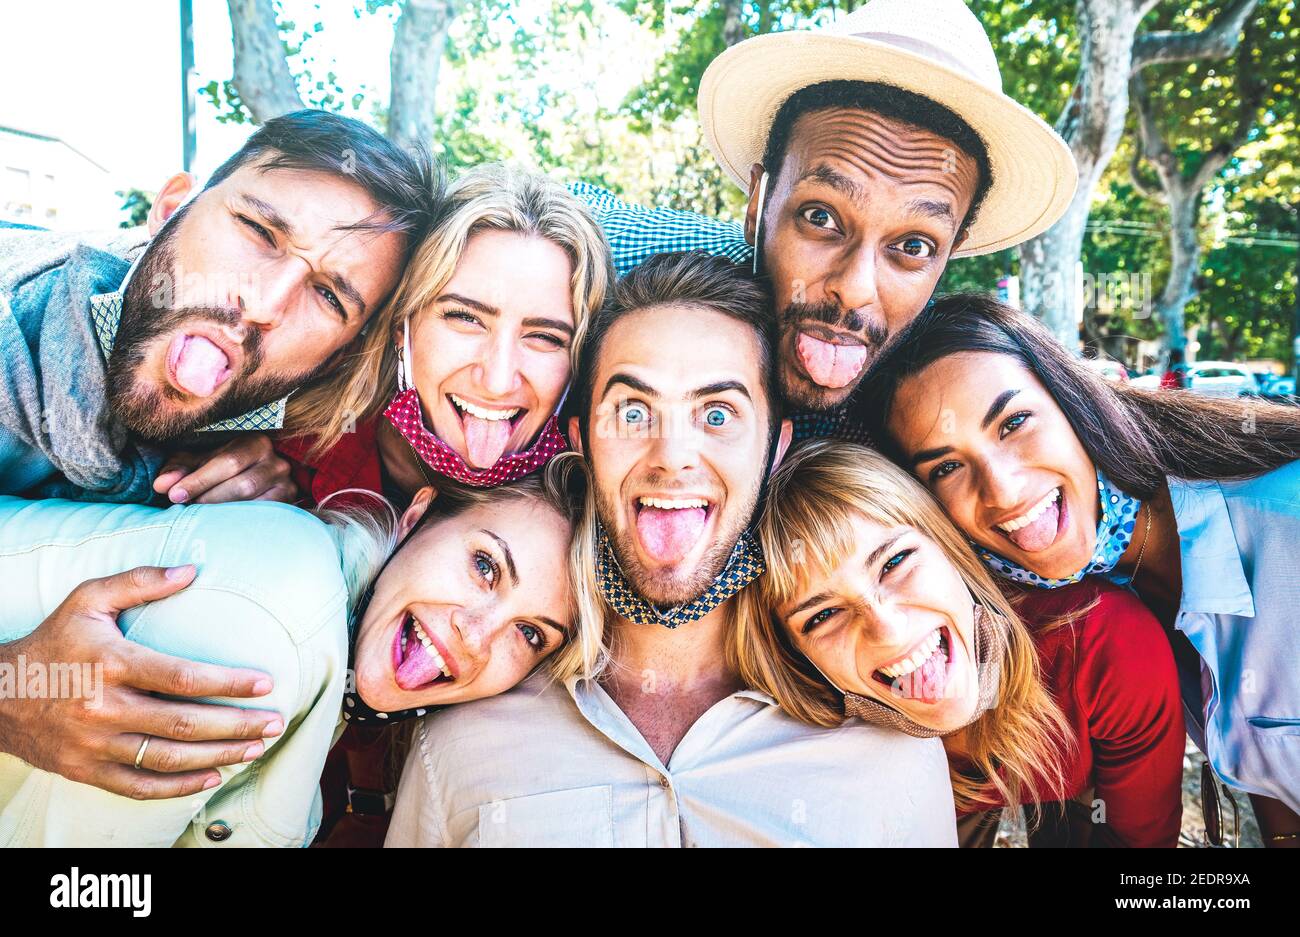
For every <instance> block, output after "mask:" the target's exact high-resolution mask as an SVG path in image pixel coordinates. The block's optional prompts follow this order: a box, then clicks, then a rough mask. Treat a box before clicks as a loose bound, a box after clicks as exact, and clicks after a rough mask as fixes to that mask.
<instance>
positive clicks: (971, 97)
mask: <svg viewBox="0 0 1300 937" xmlns="http://www.w3.org/2000/svg"><path fill="white" fill-rule="evenodd" d="M837 80H847V81H873V82H883V83H885V84H890V85H895V86H897V87H900V88H903V89H905V90H907V91H911V92H914V93H916V94H920V95H924V96H925V97H927V98H930V99H931V100H932V101H936V102H937V103H939V104H942V105H943V106H945V107H947V108H948V109H949V110H951V111H953V112H954V113H956V114H957V115H958V116H960V117H961V118H962V119H963V120H965V121H966V123H968V124H969V125H970V126H971V128H972V129H974V130H975V132H976V133H978V134H979V135H980V137H982V138H983V140H984V143H985V145H986V146H987V147H988V154H989V162H990V168H991V170H992V177H993V181H992V185H991V186H990V188H989V191H988V195H987V196H986V197H985V199H984V202H983V204H982V205H981V206H980V209H979V213H978V214H977V215H976V218H975V222H974V223H973V224H972V225H971V226H970V232H969V234H968V235H967V239H966V242H965V243H964V244H962V246H961V249H960V250H957V251H954V252H953V255H952V256H954V257H971V256H974V255H977V254H988V253H991V252H993V251H996V250H1001V249H1002V248H1005V247H1012V246H1014V245H1016V244H1019V243H1021V242H1022V241H1027V240H1029V239H1030V238H1032V237H1034V236H1035V235H1037V234H1041V233H1042V232H1043V231H1045V230H1047V229H1048V228H1049V227H1051V226H1052V225H1053V224H1054V223H1055V222H1056V220H1057V219H1058V218H1060V217H1061V215H1062V214H1064V213H1065V210H1066V208H1067V207H1068V206H1069V204H1070V200H1071V199H1072V198H1073V197H1074V190H1075V186H1076V184H1077V182H1078V169H1077V167H1076V166H1075V163H1074V157H1073V156H1072V155H1071V153H1070V149H1069V147H1068V146H1066V144H1065V141H1064V140H1062V139H1061V138H1060V136H1058V135H1057V133H1056V132H1055V131H1054V130H1052V128H1051V127H1049V126H1048V125H1047V124H1046V123H1044V122H1043V121H1042V120H1041V119H1040V118H1039V117H1038V116H1037V115H1035V114H1033V113H1032V112H1030V111H1029V110H1028V109H1027V108H1025V107H1024V106H1022V105H1020V104H1018V103H1017V102H1016V101H1014V100H1012V99H1011V98H1009V97H1007V96H1006V95H1005V94H1003V93H1002V75H1001V73H1000V72H999V71H998V62H997V58H996V57H995V56H994V54H993V46H992V45H991V44H990V43H989V39H988V36H986V35H985V34H984V27H982V26H981V25H980V22H979V20H978V19H976V18H975V15H974V14H973V13H971V11H970V10H968V9H967V8H966V4H965V3H963V2H962V0H870V2H869V3H867V4H865V5H863V6H862V7H860V8H859V9H857V10H855V11H854V12H853V13H851V14H849V15H848V16H845V17H843V18H841V19H839V20H838V21H836V22H834V23H832V24H830V25H829V26H826V27H824V28H821V29H809V30H790V31H787V32H780V33H769V34H767V35H763V36H754V37H753V38H752V39H746V40H745V41H744V42H740V43H737V44H736V45H734V46H732V47H731V48H730V49H728V50H727V51H725V52H723V53H722V54H721V55H719V56H718V57H717V58H716V59H714V60H713V62H712V63H710V65H709V67H708V69H707V70H706V71H705V72H704V77H703V79H702V80H701V81H700V98H699V111H700V124H701V125H702V127H703V129H704V139H705V140H706V141H707V142H708V144H709V149H711V150H712V151H713V155H714V156H715V157H716V158H717V160H718V163H719V164H720V165H721V166H722V168H723V170H724V171H725V172H726V173H727V175H729V176H730V177H731V178H732V179H733V180H735V182H736V183H737V184H738V185H739V186H740V187H741V188H742V189H746V190H748V188H749V169H750V167H751V166H752V165H753V164H754V163H758V162H762V159H763V150H764V148H765V147H766V145H767V137H768V132H769V130H770V129H771V126H772V120H773V118H774V117H775V116H776V112H777V110H778V109H779V108H780V107H781V105H782V104H783V103H785V100H786V98H788V97H789V96H790V95H791V94H793V93H794V92H796V91H798V90H799V89H800V88H806V87H808V86H809V85H815V84H818V83H820V82H823V81H837Z"/></svg>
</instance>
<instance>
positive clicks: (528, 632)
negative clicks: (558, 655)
mask: <svg viewBox="0 0 1300 937" xmlns="http://www.w3.org/2000/svg"><path fill="white" fill-rule="evenodd" d="M519 633H520V634H522V635H523V636H524V640H525V641H527V642H528V643H529V645H530V646H531V647H532V648H533V649H534V650H537V651H540V650H543V649H545V647H546V635H545V634H543V633H542V629H541V628H538V627H537V626H536V625H530V624H527V623H524V624H521V625H520V626H519Z"/></svg>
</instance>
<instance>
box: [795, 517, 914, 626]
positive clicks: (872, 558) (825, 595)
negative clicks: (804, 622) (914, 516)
mask: <svg viewBox="0 0 1300 937" xmlns="http://www.w3.org/2000/svg"><path fill="white" fill-rule="evenodd" d="M906 533H907V531H905V530H900V531H899V532H898V533H896V534H894V536H892V537H890V538H889V539H888V540H886V541H885V542H884V543H882V544H880V545H879V546H878V547H876V548H875V549H874V550H872V551H871V554H870V555H869V556H868V557H867V561H866V562H865V563H864V564H863V566H865V567H867V568H870V567H872V566H875V565H876V561H877V560H879V559H880V557H881V554H883V553H885V551H887V550H888V549H889V548H890V547H892V546H893V545H894V544H896V543H898V541H899V539H900V538H901V537H902V536H903V535H904V534H906ZM832 594H833V593H831V592H818V593H817V594H816V595H814V596H812V597H811V598H808V599H805V600H804V601H802V602H800V603H799V604H798V605H797V606H795V607H794V608H793V609H791V610H790V613H789V614H788V615H786V616H785V617H786V618H787V619H790V618H794V617H795V616H796V615H798V614H799V613H800V612H806V611H807V610H808V609H810V608H812V607H813V606H814V605H820V604H821V603H823V602H825V601H826V600H827V599H829V598H830V597H831V596H832Z"/></svg>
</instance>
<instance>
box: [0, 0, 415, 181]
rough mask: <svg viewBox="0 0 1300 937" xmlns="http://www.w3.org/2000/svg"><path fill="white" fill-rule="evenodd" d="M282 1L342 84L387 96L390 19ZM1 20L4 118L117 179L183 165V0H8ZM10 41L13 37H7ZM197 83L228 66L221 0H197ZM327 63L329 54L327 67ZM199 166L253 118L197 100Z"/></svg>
mask: <svg viewBox="0 0 1300 937" xmlns="http://www.w3.org/2000/svg"><path fill="white" fill-rule="evenodd" d="M315 6H316V4H314V3H310V2H305V0H285V3H284V11H285V15H286V17H288V18H289V19H292V20H293V21H294V22H295V23H296V24H298V25H299V26H300V27H304V26H305V27H310V25H311V24H312V23H313V22H316V21H320V22H323V23H324V26H325V28H324V30H323V31H322V32H321V33H320V34H319V35H318V36H316V37H315V38H313V40H312V43H311V46H310V48H311V50H312V51H313V52H314V54H316V55H317V57H318V58H319V59H320V61H321V62H324V63H328V62H329V61H330V60H338V59H340V58H341V59H342V60H344V61H345V62H346V69H345V70H344V69H340V74H346V76H347V79H346V84H347V86H348V87H352V86H353V85H360V84H365V85H366V86H367V87H368V89H373V90H374V92H375V93H376V94H377V95H381V96H382V99H384V100H387V97H388V51H389V47H390V45H391V43H392V26H391V22H390V21H389V20H387V19H385V17H384V16H382V15H377V16H373V17H372V16H363V17H362V18H361V19H357V18H356V17H355V16H354V15H353V12H352V4H351V3H349V2H346V0H328V2H322V3H321V4H320V6H321V7H322V10H321V12H319V13H317V12H316V11H315V9H314V8H315ZM0 18H2V20H3V28H4V32H5V35H6V39H8V40H10V41H8V42H6V43H5V44H4V45H5V50H4V54H3V55H0V88H4V89H5V91H4V93H3V94H2V95H0V126H11V127H18V128H20V129H23V130H29V131H34V132H37V133H45V134H49V135H51V136H57V137H62V138H63V139H65V140H66V141H67V142H68V143H70V144H71V145H72V146H74V147H76V148H77V149H79V150H80V151H81V152H83V153H85V154H86V155H87V156H89V157H90V158H91V159H93V160H95V162H97V163H99V164H100V165H102V166H104V167H106V168H107V169H108V170H109V171H110V173H112V176H113V179H114V182H115V184H116V185H118V186H119V187H127V186H134V187H139V188H142V189H146V190H149V191H155V190H157V189H158V187H159V186H160V185H161V184H162V183H163V182H164V181H165V180H166V179H167V178H168V176H170V175H172V174H173V173H175V172H178V171H180V170H181V168H182V165H181V147H182V140H181V92H180V4H179V3H178V2H177V0H40V2H37V3H27V2H23V3H17V2H12V0H6V2H5V9H4V12H3V13H2V14H0ZM15 37H16V38H17V39H18V41H16V42H15V41H12V40H13V39H14V38H15ZM194 55H195V67H196V71H197V73H198V75H197V85H198V86H202V85H203V84H206V83H207V82H208V81H210V80H217V81H224V80H226V79H229V78H230V76H231V44H230V20H229V14H228V13H227V9H226V2H225V0H194ZM324 67H325V68H328V64H326V65H325V66H324ZM197 117H198V119H197V126H196V133H197V146H198V150H197V154H196V163H195V170H196V171H197V172H198V173H199V174H200V175H206V174H207V173H209V172H211V171H212V170H213V169H214V168H216V166H217V165H219V164H220V163H221V161H222V160H223V159H224V158H225V157H226V156H228V155H230V153H232V152H234V150H236V149H237V148H238V147H239V144H240V143H241V142H242V141H243V140H244V138H245V137H246V136H247V135H248V133H250V132H251V128H247V127H243V126H238V125H223V124H221V123H219V122H218V121H217V120H216V111H215V110H214V109H213V108H212V106H211V105H210V104H208V103H206V101H205V99H203V98H202V97H200V98H199V101H198V107H197Z"/></svg>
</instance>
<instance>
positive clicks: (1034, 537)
mask: <svg viewBox="0 0 1300 937" xmlns="http://www.w3.org/2000/svg"><path fill="white" fill-rule="evenodd" d="M1060 517H1061V502H1060V499H1059V498H1058V499H1057V500H1056V501H1053V502H1052V503H1051V504H1049V505H1048V506H1047V508H1046V510H1044V511H1043V513H1042V514H1039V515H1038V517H1037V518H1036V519H1035V520H1034V522H1033V523H1031V524H1026V525H1025V526H1024V527H1021V528H1020V529H1019V530H1014V531H1012V532H1011V533H1009V534H1007V537H1008V538H1010V540H1011V542H1012V543H1014V544H1015V545H1016V546H1018V547H1019V548H1020V549H1022V550H1024V551H1025V552H1026V553H1037V552H1038V551H1039V550H1046V549H1047V548H1048V547H1050V546H1051V545H1052V541H1054V540H1055V539H1056V525H1057V522H1058V521H1059V520H1060Z"/></svg>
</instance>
